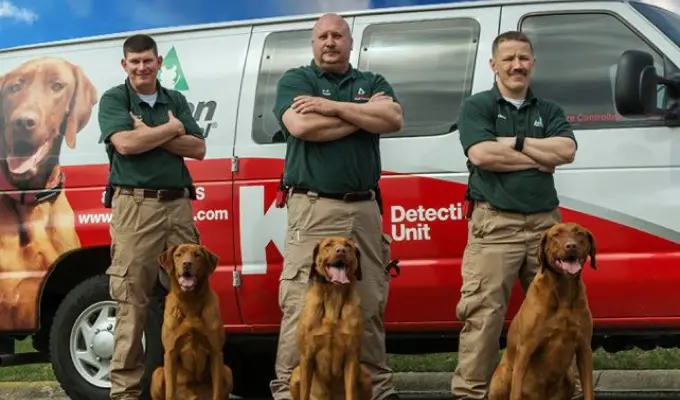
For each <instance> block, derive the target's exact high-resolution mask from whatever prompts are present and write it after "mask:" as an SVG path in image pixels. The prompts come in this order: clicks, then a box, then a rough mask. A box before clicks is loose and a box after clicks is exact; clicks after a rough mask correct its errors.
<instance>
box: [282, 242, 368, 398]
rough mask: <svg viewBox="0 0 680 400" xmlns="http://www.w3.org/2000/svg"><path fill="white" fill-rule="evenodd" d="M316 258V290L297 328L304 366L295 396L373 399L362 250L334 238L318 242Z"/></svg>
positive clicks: (294, 380) (294, 379)
mask: <svg viewBox="0 0 680 400" xmlns="http://www.w3.org/2000/svg"><path fill="white" fill-rule="evenodd" d="M312 259H313V261H312V267H311V272H310V276H309V279H310V282H311V286H310V288H309V290H308V291H307V294H306V297H305V305H304V308H303V309H302V313H301V315H300V319H299V321H298V324H297V327H296V329H297V330H296V338H297V344H298V347H299V349H300V364H299V365H298V366H297V367H295V369H293V373H292V376H291V381H290V392H291V395H292V397H293V399H294V400H309V399H310V398H311V399H314V400H331V399H345V398H346V399H351V400H371V397H372V390H373V389H372V382H371V374H370V372H369V371H368V370H367V369H366V368H365V367H364V366H363V365H362V364H361V362H360V361H359V357H360V355H361V343H362V338H363V316H362V313H361V308H360V297H359V293H358V292H357V290H356V288H355V286H356V282H357V281H360V280H361V252H360V251H359V249H358V248H357V247H356V245H355V244H354V243H353V242H352V241H351V240H349V239H345V238H342V237H329V238H325V239H323V240H321V241H320V242H319V243H317V245H316V246H315V247H314V251H313V256H312ZM343 393H345V395H343Z"/></svg>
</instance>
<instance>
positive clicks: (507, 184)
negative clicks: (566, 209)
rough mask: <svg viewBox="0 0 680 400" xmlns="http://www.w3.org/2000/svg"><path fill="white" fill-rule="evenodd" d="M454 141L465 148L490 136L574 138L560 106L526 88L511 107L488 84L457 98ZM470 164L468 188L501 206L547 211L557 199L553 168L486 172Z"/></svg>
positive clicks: (477, 196) (481, 198)
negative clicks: (461, 99)
mask: <svg viewBox="0 0 680 400" xmlns="http://www.w3.org/2000/svg"><path fill="white" fill-rule="evenodd" d="M458 129H459V131H460V142H461V144H462V145H463V151H464V152H465V155H466V156H467V152H468V149H469V148H470V147H471V146H472V145H474V144H476V143H479V142H483V141H487V140H496V137H508V136H524V137H529V138H548V137H553V136H562V137H568V138H571V139H573V140H574V142H576V138H575V137H574V132H573V131H572V129H571V125H570V124H569V122H567V119H566V118H565V115H564V111H563V110H562V108H561V107H560V106H559V105H557V104H555V103H553V102H550V101H547V100H544V99H539V98H537V97H536V96H534V94H533V93H532V91H531V90H529V91H528V92H527V97H526V99H525V101H524V104H522V106H521V107H520V108H519V109H517V107H516V106H515V105H513V104H512V103H510V102H508V101H507V100H505V99H504V98H503V96H502V95H501V93H500V92H499V91H498V87H497V86H496V85H495V84H494V86H493V88H492V89H490V90H487V91H484V92H480V93H476V94H475V95H473V96H470V97H469V98H468V99H466V100H465V102H463V105H462V107H461V111H460V117H459V120H458ZM468 165H469V167H470V180H469V194H470V197H471V198H472V199H474V200H478V201H487V202H489V203H490V204H491V205H492V206H494V207H496V208H498V209H500V210H505V211H511V212H519V213H524V214H530V213H536V212H543V211H549V210H552V209H554V208H555V207H557V206H558V205H559V200H558V198H557V191H556V190H555V181H554V179H553V174H551V173H546V172H541V171H539V170H537V169H527V170H523V171H515V172H492V171H486V170H483V169H481V168H479V167H476V166H474V165H472V164H471V163H469V164H468Z"/></svg>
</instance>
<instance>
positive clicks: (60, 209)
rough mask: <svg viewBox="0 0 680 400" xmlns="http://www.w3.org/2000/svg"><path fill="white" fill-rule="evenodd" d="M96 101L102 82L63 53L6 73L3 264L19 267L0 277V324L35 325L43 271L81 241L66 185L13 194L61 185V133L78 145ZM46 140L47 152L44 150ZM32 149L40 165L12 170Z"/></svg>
mask: <svg viewBox="0 0 680 400" xmlns="http://www.w3.org/2000/svg"><path fill="white" fill-rule="evenodd" d="M97 101H98V97H97V90H96V88H95V87H94V85H93V84H92V82H91V81H90V80H89V79H88V77H87V76H86V75H85V73H84V72H83V70H82V68H80V67H79V66H77V65H73V64H71V63H70V62H68V61H66V60H64V59H61V58H54V57H43V58H37V59H33V60H29V61H27V62H25V63H23V64H21V65H19V66H17V67H16V68H14V69H13V70H11V71H9V72H7V73H6V74H5V75H4V76H2V77H0V174H1V176H0V182H2V185H1V186H3V187H1V188H0V190H5V191H7V192H5V193H4V194H2V195H0V221H2V224H0V254H1V255H2V257H0V272H14V273H17V275H18V277H16V278H14V277H13V278H3V279H2V280H0V298H1V299H2V301H0V304H1V306H0V314H2V315H3V316H4V317H3V318H2V319H1V320H0V330H19V331H22V330H25V331H30V330H32V329H34V328H35V327H36V323H37V319H36V304H37V297H38V294H39V290H40V286H41V284H42V281H43V280H44V275H40V274H36V272H47V270H48V268H49V267H50V266H51V265H52V264H53V263H54V262H55V261H56V260H57V259H58V258H59V257H60V256H61V255H62V254H64V253H66V252H68V251H71V250H74V249H77V248H79V247H80V241H79V239H78V235H77V234H76V231H75V220H74V213H73V210H72V208H71V205H70V204H69V201H68V199H67V198H66V194H65V193H64V191H63V190H62V191H60V192H56V196H55V197H54V198H52V199H50V200H47V201H43V202H40V203H34V204H30V203H28V204H21V203H19V202H18V201H17V200H16V199H15V198H14V197H16V196H18V195H19V194H20V193H27V191H35V190H38V191H39V190H44V189H51V188H53V187H55V183H56V182H58V181H59V177H60V173H61V169H60V165H59V154H60V152H61V143H62V140H64V141H65V142H66V145H67V146H69V147H70V148H75V146H76V134H77V133H78V132H80V131H81V130H82V129H83V128H84V127H85V125H87V123H88V121H89V120H90V116H91V113H92V108H93V107H94V105H95V104H96V103H97ZM43 145H44V146H45V147H44V149H45V152H44V153H43V152H40V153H38V152H37V150H38V149H40V148H41V146H43ZM29 154H37V156H36V157H37V158H36V160H35V161H36V162H35V165H34V166H33V167H32V168H30V169H28V170H27V171H25V172H23V173H12V172H11V168H10V164H11V162H12V160H22V159H28V158H29ZM15 164H16V162H15ZM28 194H30V193H28ZM21 273H26V276H24V277H21Z"/></svg>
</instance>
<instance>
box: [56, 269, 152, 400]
mask: <svg viewBox="0 0 680 400" xmlns="http://www.w3.org/2000/svg"><path fill="white" fill-rule="evenodd" d="M102 306H107V307H113V309H112V310H111V309H109V310H110V311H112V312H110V313H108V315H109V317H110V318H109V320H108V321H101V322H99V321H96V316H99V315H102V316H103V315H104V313H102V312H98V310H97V308H98V307H102ZM99 310H100V311H101V309H99ZM147 310H148V314H147V324H146V328H145V330H144V336H143V340H144V342H145V343H144V345H145V354H146V362H145V365H144V367H145V371H144V376H143V377H142V399H145V400H146V399H149V397H150V396H149V394H148V388H149V383H150V377H151V374H152V373H153V371H154V370H155V369H156V367H157V366H159V365H162V362H163V346H162V344H161V326H162V323H163V321H162V319H163V306H162V300H161V297H160V296H157V295H154V296H153V297H152V298H151V299H150V300H149V306H148V309H147ZM86 315H89V317H90V318H87V319H84V317H85V316H86ZM114 316H115V303H114V302H113V300H111V296H110V295H109V278H108V276H106V275H96V276H94V277H92V278H89V279H87V280H85V281H84V282H81V283H80V284H78V285H77V286H76V287H75V288H73V290H71V291H70V292H69V293H68V294H67V295H66V297H65V298H64V300H63V301H62V302H61V304H60V305H59V308H58V309H57V312H56V314H55V316H54V321H53V323H52V327H51V330H50V359H51V362H52V368H53V370H54V375H55V376H56V378H57V380H58V381H59V384H60V385H61V387H62V389H64V391H65V392H66V394H67V395H68V396H69V398H71V399H73V400H108V399H109V390H110V388H111V384H110V382H109V381H108V369H109V361H103V362H102V364H101V365H100V368H99V370H100V371H102V373H104V375H103V376H104V378H103V379H95V378H97V377H96V376H93V375H94V374H96V370H94V368H92V366H91V365H92V364H90V370H89V371H90V372H89V373H88V368H87V367H85V365H86V364H84V363H83V362H78V361H76V358H75V356H73V357H72V354H75V350H76V349H77V348H80V349H87V353H86V354H88V355H89V356H90V360H92V361H93V362H97V360H96V358H95V357H96V355H97V354H98V355H100V356H101V358H100V360H101V359H103V360H106V359H107V358H108V359H109V360H110V355H111V353H112V352H113V347H112V345H113V326H114V325H115V322H114V320H113V318H114ZM85 320H89V322H90V323H93V329H97V328H99V329H101V331H99V332H100V333H98V334H95V335H94V336H93V339H92V340H90V342H89V343H87V344H86V343H85V339H84V338H83V336H82V334H80V331H79V330H75V329H74V328H75V327H76V324H78V325H80V324H81V323H84V322H85ZM101 332H103V333H101ZM72 336H74V338H72ZM73 343H75V344H76V346H77V347H74V346H73ZM93 343H94V344H96V345H97V346H95V347H94V349H93V350H89V348H90V346H91V345H92V344H93ZM85 346H86V347H85ZM93 370H94V371H93Z"/></svg>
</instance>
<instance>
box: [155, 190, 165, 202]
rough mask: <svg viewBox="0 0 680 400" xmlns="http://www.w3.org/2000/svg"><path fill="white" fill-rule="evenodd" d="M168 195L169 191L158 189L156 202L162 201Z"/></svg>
mask: <svg viewBox="0 0 680 400" xmlns="http://www.w3.org/2000/svg"><path fill="white" fill-rule="evenodd" d="M166 193H167V190H165V189H158V190H157V191H156V200H158V201H162V200H163V199H164V194H166Z"/></svg>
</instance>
